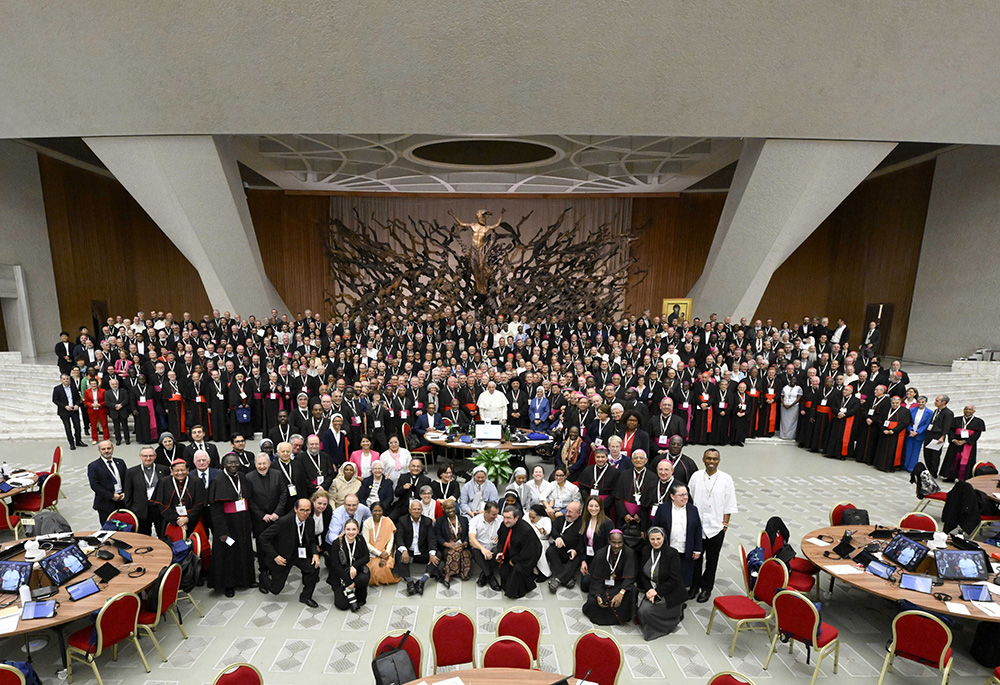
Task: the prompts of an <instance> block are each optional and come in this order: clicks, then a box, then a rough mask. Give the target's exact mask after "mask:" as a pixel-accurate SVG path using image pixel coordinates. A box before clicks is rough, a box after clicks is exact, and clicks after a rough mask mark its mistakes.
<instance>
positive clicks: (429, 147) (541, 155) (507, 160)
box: [410, 138, 559, 169]
mask: <svg viewBox="0 0 1000 685" xmlns="http://www.w3.org/2000/svg"><path fill="white" fill-rule="evenodd" d="M410 157H411V158H412V159H414V160H415V161H418V162H423V163H424V164H430V165H433V166H444V167H462V168H467V169H468V168H478V169H483V168H490V169H496V168H508V169H509V168H511V167H524V166H535V165H537V164H540V163H543V162H548V161H551V160H555V159H556V158H558V157H559V151H558V150H556V149H554V148H551V147H549V146H548V145H541V144H539V143H531V142H527V141H523V140H505V139H489V138H486V139H483V138H472V139H467V140H448V141H443V142H438V143H428V144H426V145H421V146H419V147H416V148H413V149H412V150H410Z"/></svg>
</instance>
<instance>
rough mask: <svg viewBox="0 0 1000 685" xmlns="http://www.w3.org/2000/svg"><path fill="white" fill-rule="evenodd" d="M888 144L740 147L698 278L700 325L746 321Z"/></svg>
mask: <svg viewBox="0 0 1000 685" xmlns="http://www.w3.org/2000/svg"><path fill="white" fill-rule="evenodd" d="M895 146H896V144H895V143H868V142H853V141H848V142H842V141H820V140H769V139H767V140H765V139H759V138H758V139H748V140H747V141H746V142H745V143H744V144H743V153H742V154H741V155H740V161H739V164H738V165H737V167H736V176H735V177H734V178H733V184H732V187H730V189H729V195H728V196H727V197H726V205H725V207H724V208H723V211H722V217H721V218H720V219H719V227H718V229H717V230H716V232H715V239H714V240H713V241H712V249H711V250H710V252H709V255H708V260H707V261H706V262H705V269H704V271H702V274H701V277H700V278H699V279H698V282H697V283H695V286H694V288H692V289H691V292H690V293H689V294H688V297H690V298H692V300H693V301H694V309H695V310H696V311H697V312H698V315H699V316H701V317H702V318H705V317H706V316H707V315H708V314H710V313H712V312H714V313H716V314H718V315H719V318H720V319H722V318H723V317H726V316H732V317H733V319H735V320H738V319H739V318H740V317H743V316H745V317H748V318H749V317H751V316H753V314H754V312H755V311H756V309H757V305H758V304H760V299H761V297H762V296H763V295H764V291H765V290H766V289H767V285H768V283H769V282H770V280H771V275H772V274H773V273H774V270H775V269H777V268H778V267H779V266H780V265H781V263H782V262H784V261H785V259H787V258H788V256H789V255H791V254H792V252H794V251H795V249H796V248H797V247H798V246H799V245H801V244H802V242H803V241H804V240H805V239H806V238H808V237H809V235H810V234H811V233H812V232H813V231H814V230H816V227H817V226H819V225H820V223H822V221H823V220H824V219H826V217H827V216H829V215H830V213H831V212H832V211H833V210H834V209H836V208H837V206H838V205H839V204H840V203H841V202H842V201H843V200H844V198H846V197H847V196H848V194H850V192H851V191H852V190H854V189H855V188H856V187H857V186H858V184H859V183H861V181H863V180H864V179H865V177H866V176H868V174H869V173H871V171H872V170H873V169H874V168H875V167H876V166H877V165H878V163H879V162H881V161H882V160H883V159H884V158H885V156H886V155H887V154H889V152H890V151H891V150H892V149H893V148H894V147H895Z"/></svg>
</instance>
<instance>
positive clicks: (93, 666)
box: [90, 659, 104, 685]
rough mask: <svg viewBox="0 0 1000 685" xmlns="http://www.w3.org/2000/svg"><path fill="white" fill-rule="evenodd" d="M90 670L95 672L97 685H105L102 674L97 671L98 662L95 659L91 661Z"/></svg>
mask: <svg viewBox="0 0 1000 685" xmlns="http://www.w3.org/2000/svg"><path fill="white" fill-rule="evenodd" d="M90 668H91V670H93V671H94V678H95V679H96V680H97V685H104V680H102V679H101V672H100V671H99V670H97V662H96V661H94V660H93V659H91V660H90Z"/></svg>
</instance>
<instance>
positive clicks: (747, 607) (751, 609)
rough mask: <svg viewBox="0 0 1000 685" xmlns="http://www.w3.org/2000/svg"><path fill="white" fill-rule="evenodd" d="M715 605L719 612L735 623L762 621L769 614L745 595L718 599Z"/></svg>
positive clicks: (714, 601) (714, 602) (715, 600)
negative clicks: (757, 619) (753, 619)
mask: <svg viewBox="0 0 1000 685" xmlns="http://www.w3.org/2000/svg"><path fill="white" fill-rule="evenodd" d="M713 604H715V606H716V607H717V608H718V609H719V611H721V612H722V613H723V614H725V615H726V616H727V617H729V618H731V619H733V620H734V621H742V620H743V619H747V618H761V619H762V618H764V617H766V616H767V612H766V611H764V609H763V607H761V606H760V605H759V604H757V602H755V601H753V600H752V599H750V598H749V597H744V596H743V595H727V596H724V597H716V598H715V599H714V600H713Z"/></svg>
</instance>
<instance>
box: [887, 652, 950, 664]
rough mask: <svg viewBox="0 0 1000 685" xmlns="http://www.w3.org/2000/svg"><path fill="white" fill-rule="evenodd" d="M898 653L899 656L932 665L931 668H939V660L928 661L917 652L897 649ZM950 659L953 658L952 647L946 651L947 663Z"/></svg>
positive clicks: (945, 661) (945, 658)
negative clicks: (910, 652) (909, 652)
mask: <svg viewBox="0 0 1000 685" xmlns="http://www.w3.org/2000/svg"><path fill="white" fill-rule="evenodd" d="M896 654H897V655H898V656H901V657H903V658H904V659H909V660H910V661H916V662H917V663H918V664H924V665H925V666H930V667H931V668H937V660H934V661H928V660H927V659H925V658H924V657H921V656H917V655H915V654H908V653H906V652H904V651H902V650H899V649H897V650H896ZM950 659H951V647H949V648H948V651H947V652H945V653H944V663H945V664H947V663H948V661H949V660H950Z"/></svg>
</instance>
